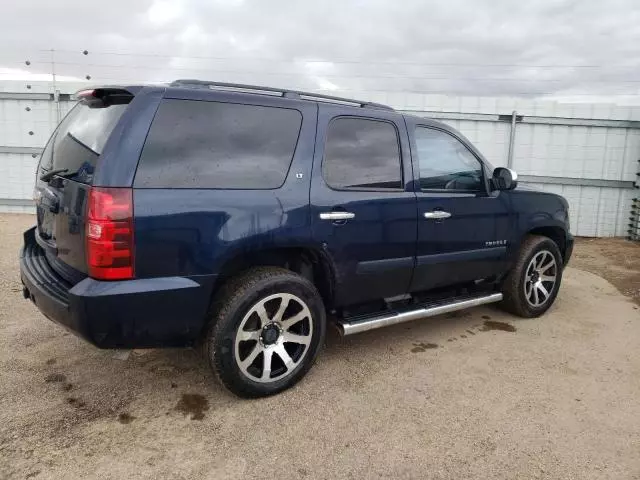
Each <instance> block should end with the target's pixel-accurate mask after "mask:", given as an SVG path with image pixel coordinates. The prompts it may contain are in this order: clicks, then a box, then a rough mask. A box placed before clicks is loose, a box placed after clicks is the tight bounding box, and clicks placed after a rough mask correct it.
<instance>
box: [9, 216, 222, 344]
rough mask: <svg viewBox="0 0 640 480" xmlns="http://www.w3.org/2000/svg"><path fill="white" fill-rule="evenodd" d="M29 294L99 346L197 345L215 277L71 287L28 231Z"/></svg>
mask: <svg viewBox="0 0 640 480" xmlns="http://www.w3.org/2000/svg"><path fill="white" fill-rule="evenodd" d="M20 275H21V278H22V283H23V285H24V295H25V297H26V298H29V299H31V300H32V301H33V302H34V303H35V305H36V306H37V307H38V309H39V310H40V311H41V312H42V313H43V314H44V315H45V316H46V317H47V318H49V319H50V320H52V321H54V322H56V323H58V324H60V325H62V326H63V327H65V328H67V329H68V330H70V331H72V332H73V333H75V334H77V335H78V336H80V337H82V338H84V339H85V340H87V341H88V342H90V343H92V344H93V345H95V346H97V347H99V348H145V347H180V346H188V345H191V344H192V343H193V342H194V341H195V340H196V339H197V338H198V337H199V335H200V334H201V332H202V329H203V327H204V324H205V320H206V315H207V309H208V306H209V299H210V294H211V291H212V288H213V280H214V278H213V277H209V276H203V277H197V278H196V279H195V280H194V279H191V278H186V277H163V278H149V279H136V280H127V281H113V282H104V281H98V280H94V279H92V278H85V279H84V280H82V281H80V282H79V283H77V284H75V285H70V284H69V283H67V282H66V281H65V280H64V279H63V278H62V277H60V276H59V275H58V274H57V273H56V272H55V270H53V269H52V268H51V266H50V265H49V263H48V262H47V260H46V258H45V255H44V251H43V250H42V249H41V248H40V246H39V245H38V244H37V243H36V241H35V229H33V228H32V229H30V230H27V231H26V232H25V233H24V246H23V248H22V250H21V252H20Z"/></svg>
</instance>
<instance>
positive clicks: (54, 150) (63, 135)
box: [38, 103, 127, 183]
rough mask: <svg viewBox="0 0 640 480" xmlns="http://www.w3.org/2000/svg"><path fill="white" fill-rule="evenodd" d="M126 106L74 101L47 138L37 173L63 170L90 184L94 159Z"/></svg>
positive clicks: (94, 164)
mask: <svg viewBox="0 0 640 480" xmlns="http://www.w3.org/2000/svg"><path fill="white" fill-rule="evenodd" d="M126 108H127V105H111V106H109V107H106V108H89V106H87V105H85V104H82V103H78V104H77V105H76V106H75V107H73V109H72V110H71V111H70V112H69V114H68V115H67V116H66V117H65V118H64V120H63V121H62V122H61V123H60V125H58V128H57V129H56V131H55V132H54V133H53V135H52V136H51V138H50V139H49V142H48V143H47V146H46V147H45V149H44V152H43V153H42V158H41V160H40V169H39V173H38V175H42V174H43V173H46V172H47V171H50V170H53V169H55V170H58V169H60V170H62V169H65V173H64V176H65V177H68V178H71V179H73V180H76V181H78V182H82V183H91V182H92V180H93V173H94V170H95V166H96V162H97V159H98V157H99V156H100V154H101V153H102V150H103V148H104V145H105V143H106V142H107V139H108V138H109V135H111V132H112V131H113V128H114V127H115V125H116V123H117V122H118V120H119V119H120V116H121V115H122V113H123V112H124V110H125V109H126Z"/></svg>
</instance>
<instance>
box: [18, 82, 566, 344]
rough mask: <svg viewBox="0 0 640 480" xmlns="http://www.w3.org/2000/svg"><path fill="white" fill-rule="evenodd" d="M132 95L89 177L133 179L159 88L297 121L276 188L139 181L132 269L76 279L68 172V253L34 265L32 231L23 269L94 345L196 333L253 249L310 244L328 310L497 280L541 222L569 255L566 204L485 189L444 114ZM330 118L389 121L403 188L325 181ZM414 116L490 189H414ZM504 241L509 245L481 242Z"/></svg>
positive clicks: (77, 243) (52, 314)
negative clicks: (283, 113) (290, 154)
mask: <svg viewBox="0 0 640 480" xmlns="http://www.w3.org/2000/svg"><path fill="white" fill-rule="evenodd" d="M135 93H137V95H136V97H135V98H134V100H133V101H132V102H131V104H130V106H129V108H128V109H127V111H126V112H125V114H124V115H123V116H122V118H121V119H120V121H119V123H118V124H117V125H116V128H115V129H114V132H113V134H112V136H111V137H110V139H109V141H108V142H107V144H106V146H105V149H104V153H103V155H102V156H101V158H100V161H99V163H98V167H97V168H96V172H95V177H94V185H99V186H109V187H131V186H132V185H133V182H134V178H135V172H136V168H137V164H138V159H139V157H140V153H141V151H142V148H143V146H144V141H145V138H146V136H147V133H148V131H149V128H150V125H151V122H152V120H153V117H154V115H155V112H156V111H157V109H158V106H159V104H160V102H161V100H162V98H175V99H179V98H185V99H190V100H209V101H211V100H215V101H225V102H238V103H244V104H256V105H266V106H286V107H290V108H296V109H298V110H299V111H300V112H301V113H302V115H303V121H302V126H301V131H300V137H299V140H298V144H297V147H296V151H295V154H294V158H293V161H292V164H291V168H290V170H289V172H288V175H287V178H286V180H285V183H284V185H283V186H282V187H281V188H279V189H275V190H222V189H220V190H216V189H176V188H173V189H142V188H136V189H134V215H135V220H134V237H135V250H136V251H135V259H136V264H135V271H136V277H137V278H136V280H130V281H120V282H100V281H96V280H93V279H91V278H84V275H83V274H82V271H83V270H84V271H86V268H85V267H84V263H83V256H84V243H83V242H84V236H83V231H84V216H85V210H86V202H85V201H84V198H85V197H82V196H83V195H85V196H86V192H87V187H85V186H82V185H80V184H78V183H77V182H73V181H65V182H66V184H65V188H64V189H62V190H63V191H64V192H65V194H64V198H63V199H62V200H61V203H60V206H61V209H62V212H63V215H66V217H65V219H66V220H65V221H64V222H62V223H61V224H62V225H64V226H65V229H66V230H65V231H64V232H63V234H66V236H67V237H68V238H73V239H75V240H73V241H71V240H69V241H68V242H67V243H66V244H65V243H64V241H63V242H62V243H61V244H60V245H59V247H60V246H63V247H64V248H65V249H66V251H64V252H59V256H58V259H57V260H55V261H54V260H51V259H50V260H51V261H50V262H47V261H44V263H43V255H44V252H43V251H42V250H41V249H40V246H38V245H36V241H35V237H36V236H37V235H34V232H33V231H32V230H30V231H29V232H27V234H26V235H25V245H26V247H25V249H24V251H23V254H22V257H21V272H22V280H23V282H24V284H25V286H26V288H27V290H28V292H29V295H30V296H31V297H32V298H33V299H34V300H35V302H36V305H37V306H38V307H39V308H40V309H41V310H42V311H43V313H45V315H47V316H48V317H49V318H51V319H53V320H55V321H57V322H59V323H61V324H63V325H65V326H67V327H68V328H70V329H71V330H74V331H76V332H77V333H78V334H80V335H81V336H83V337H84V338H86V339H87V340H89V341H90V342H92V343H94V344H96V345H98V346H100V347H142V346H161V345H164V346H169V345H171V346H177V345H186V344H190V343H192V342H193V341H195V340H196V339H197V338H198V336H199V335H200V334H201V332H202V330H203V328H204V326H205V322H206V318H207V311H208V308H209V304H210V301H211V298H212V296H213V295H214V294H215V292H216V291H217V289H218V288H219V286H220V284H221V282H222V281H223V280H225V279H226V278H228V276H229V275H230V274H233V273H235V272H234V271H233V269H232V267H233V266H234V265H238V264H243V262H242V260H243V259H246V258H249V256H250V255H253V254H255V253H256V252H261V251H268V252H283V251H291V249H296V250H295V251H296V252H300V251H307V252H313V253H314V254H315V255H314V258H316V259H317V260H316V261H317V262H320V263H321V265H319V267H322V268H319V270H320V271H321V272H322V273H323V275H326V276H327V281H328V283H330V284H331V289H330V291H331V292H332V294H331V295H330V296H329V297H328V298H325V300H326V302H327V303H328V307H330V308H333V307H339V306H349V305H353V304H358V303H362V302H368V301H375V300H380V299H383V298H389V297H394V296H396V295H401V294H406V293H412V292H418V291H423V290H426V289H430V288H434V287H441V286H451V285H454V284H460V283H465V282H469V281H473V280H477V279H481V278H487V277H495V278H500V277H501V276H502V275H504V274H505V273H506V272H507V271H508V269H509V267H510V265H511V264H512V262H513V259H514V257H515V254H516V253H517V250H518V248H519V245H520V242H521V241H522V238H523V237H524V236H525V235H526V234H527V232H530V231H531V230H533V229H536V228H549V227H552V228H556V229H557V231H559V232H561V234H562V235H563V236H564V240H565V244H566V245H565V251H564V255H565V261H566V260H568V257H569V256H570V254H571V250H572V245H573V244H572V237H571V235H570V234H569V229H568V218H567V203H566V201H565V200H564V199H563V198H562V197H559V196H557V195H553V194H549V193H541V192H532V191H525V190H520V189H516V190H514V191H492V190H491V189H490V187H489V177H490V175H491V171H492V167H491V166H490V165H489V164H488V162H486V160H485V159H484V158H483V157H482V155H481V154H480V153H479V152H478V151H477V150H476V149H475V148H474V147H473V145H471V144H470V143H469V142H468V141H467V140H466V139H464V137H462V136H461V135H460V134H459V133H457V132H455V131H454V130H452V129H451V128H450V127H447V126H445V125H443V124H441V123H439V122H434V121H429V120H425V119H422V118H417V117H411V116H403V115H401V114H399V113H396V112H393V111H386V110H377V109H371V108H356V107H350V106H342V105H333V104H331V105H329V104H322V103H316V102H313V101H305V100H295V99H288V98H280V97H272V96H264V95H255V94H249V93H237V92H220V91H210V90H208V89H193V88H174V87H171V88H164V87H145V88H141V89H139V90H136V92H135ZM338 116H358V117H364V118H371V119H381V120H385V121H388V122H391V123H393V125H395V127H396V129H397V131H398V134H399V144H400V152H401V157H402V174H403V187H402V188H401V189H398V190H395V191H393V190H385V191H355V190H348V191H338V190H333V189H331V188H330V187H329V186H328V185H327V184H326V182H325V181H324V179H323V177H322V161H323V156H324V140H325V136H326V130H327V125H328V124H329V122H330V121H331V120H332V119H333V118H335V117H338ZM415 125H423V126H427V127H432V128H438V129H442V130H446V131H448V132H451V133H452V134H454V135H455V136H456V137H457V138H459V139H460V140H461V141H462V142H463V143H464V144H465V145H467V147H468V148H469V150H470V151H471V152H473V154H474V155H476V157H477V158H478V159H479V160H480V161H481V162H482V163H483V165H484V171H485V185H486V190H485V191H484V192H480V193H477V194H469V193H456V192H447V191H439V192H437V191H424V192H423V191H420V187H419V182H417V181H416V180H417V179H416V175H415V174H414V172H417V171H418V164H417V159H416V156H415V143H414V141H413V138H412V131H413V127H414V126H415ZM79 197H82V198H79ZM439 209H440V210H444V211H447V212H450V213H451V214H452V216H451V218H447V219H444V220H438V221H434V220H427V219H425V218H424V217H423V213H424V212H426V211H432V210H439ZM331 211H348V212H352V213H354V214H355V218H353V219H350V220H346V221H341V222H332V221H327V220H321V219H320V216H319V215H320V213H322V212H331ZM59 233H60V232H59ZM63 236H64V235H63ZM500 240H502V241H506V242H507V246H506V247H495V246H492V245H491V244H490V243H489V242H495V241H500ZM60 253H61V254H60ZM274 255H275V254H274ZM274 258H275V257H274ZM36 260H37V261H36ZM61 261H62V262H63V263H62V264H60V263H59V262H61ZM56 262H58V263H56ZM43 265H44V267H43ZM243 265H244V264H243ZM78 274H79V276H78ZM54 287H55V288H54ZM60 292H63V293H60Z"/></svg>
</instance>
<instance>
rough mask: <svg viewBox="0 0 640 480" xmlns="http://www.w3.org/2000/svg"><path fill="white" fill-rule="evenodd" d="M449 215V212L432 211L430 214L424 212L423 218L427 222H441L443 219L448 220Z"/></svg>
mask: <svg viewBox="0 0 640 480" xmlns="http://www.w3.org/2000/svg"><path fill="white" fill-rule="evenodd" d="M450 216H451V214H450V213H449V212H443V211H442V210H433V211H431V212H424V218H427V219H429V220H442V219H443V218H449V217H450Z"/></svg>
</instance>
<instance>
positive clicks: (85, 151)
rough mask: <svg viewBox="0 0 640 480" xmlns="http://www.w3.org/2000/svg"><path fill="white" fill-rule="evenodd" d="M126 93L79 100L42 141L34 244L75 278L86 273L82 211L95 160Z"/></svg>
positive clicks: (61, 270)
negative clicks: (113, 98)
mask: <svg viewBox="0 0 640 480" xmlns="http://www.w3.org/2000/svg"><path fill="white" fill-rule="evenodd" d="M131 98H132V97H131V96H126V95H125V96H123V97H119V99H118V100H114V101H106V99H105V102H101V101H98V99H97V98H96V97H92V100H91V101H89V100H82V101H80V102H79V103H78V104H77V105H76V106H75V107H74V108H73V109H72V110H71V112H69V114H68V115H67V116H66V117H65V118H64V120H63V121H62V122H61V123H60V125H59V126H58V128H57V129H56V130H55V132H54V133H53V135H52V136H51V138H50V139H49V142H48V143H47V145H46V147H45V149H44V151H43V153H42V157H41V159H40V164H39V166H38V170H37V173H36V175H37V177H36V188H35V199H36V213H37V233H36V239H37V240H38V243H39V244H40V245H41V246H42V247H43V248H44V249H45V252H46V255H47V259H48V260H49V263H51V265H52V266H53V267H54V268H55V269H56V270H57V271H58V272H59V273H60V274H61V275H62V276H63V277H65V278H66V279H67V280H69V281H70V282H75V281H78V280H80V279H81V278H83V277H84V276H85V275H84V274H85V273H86V271H87V266H86V259H85V245H84V215H85V212H86V203H87V198H88V193H89V188H90V187H91V185H92V183H93V178H94V173H95V170H96V166H97V163H98V158H99V157H100V154H101V153H102V151H103V149H104V147H105V144H106V142H107V139H108V138H109V136H110V135H111V132H112V131H113V129H114V127H115V126H116V124H117V122H118V121H119V120H120V118H121V116H122V114H123V113H124V111H125V109H126V108H127V104H128V103H129V101H130V100H131Z"/></svg>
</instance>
